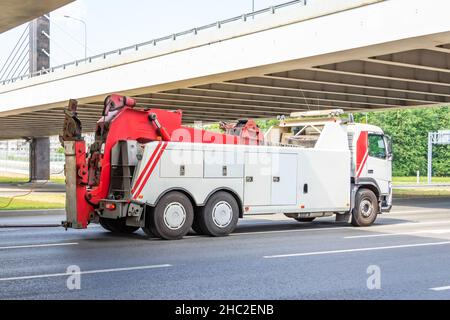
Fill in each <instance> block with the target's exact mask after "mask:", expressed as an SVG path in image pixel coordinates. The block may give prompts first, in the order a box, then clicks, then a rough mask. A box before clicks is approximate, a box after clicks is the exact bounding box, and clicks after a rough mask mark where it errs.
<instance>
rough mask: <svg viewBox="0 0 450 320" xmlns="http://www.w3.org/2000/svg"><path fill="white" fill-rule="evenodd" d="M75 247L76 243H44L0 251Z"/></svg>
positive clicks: (0, 248)
mask: <svg viewBox="0 0 450 320" xmlns="http://www.w3.org/2000/svg"><path fill="white" fill-rule="evenodd" d="M76 245H78V242H64V243H44V244H30V245H23V246H9V247H0V250H11V249H28V248H48V247H63V246H76Z"/></svg>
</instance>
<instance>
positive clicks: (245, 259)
mask: <svg viewBox="0 0 450 320" xmlns="http://www.w3.org/2000/svg"><path fill="white" fill-rule="evenodd" d="M59 213H60V212H58V211H52V212H50V214H47V215H46V214H44V215H42V214H41V215H37V216H36V215H35V216H33V217H30V216H29V215H31V214H34V213H33V212H25V213H21V214H20V215H17V216H15V217H7V216H5V214H4V213H1V212H0V225H1V224H16V225H21V224H40V223H43V224H48V223H58V222H59V221H60V220H62V219H63V217H62V216H60V215H58V214H59ZM9 215H10V214H9ZM69 266H77V267H79V268H80V271H81V276H80V286H81V289H79V290H77V289H75V290H69V289H68V287H67V281H68V279H69V280H73V277H72V278H69V276H68V275H67V273H66V272H67V268H68V267H69ZM74 270H76V269H74ZM368 270H369V271H370V272H371V273H370V274H368ZM372 272H374V273H372ZM378 275H379V276H380V277H376V278H374V277H375V276H378ZM369 277H371V278H370V280H371V281H369V282H370V284H372V287H373V286H375V287H379V289H372V290H370V289H369V288H368V286H367V282H368V278H369ZM378 280H379V281H378ZM69 282H70V283H71V284H72V285H74V284H77V283H76V282H73V281H69ZM0 298H1V299H449V298H450V198H447V199H424V200H419V199H417V200H399V201H397V204H396V206H395V207H394V209H393V212H392V213H390V214H385V215H382V216H380V217H379V219H378V220H377V222H376V225H374V226H372V227H370V228H364V229H359V228H353V227H351V226H349V225H347V224H336V223H334V222H333V220H332V219H330V218H326V219H319V220H317V221H315V222H313V223H298V222H296V221H293V220H290V219H287V218H284V217H281V216H259V217H252V218H247V219H244V220H242V221H241V222H240V224H239V227H238V229H237V231H236V233H235V234H233V235H232V236H230V237H227V238H209V237H199V236H196V235H195V234H192V235H190V236H188V237H187V238H186V239H183V240H181V241H162V240H155V239H148V238H146V237H145V236H144V234H143V233H141V232H139V233H137V234H136V235H132V236H114V235H112V234H110V233H108V232H106V231H103V229H102V228H101V227H99V226H91V227H90V228H89V229H88V230H83V231H75V230H70V231H65V230H63V229H61V228H23V227H15V228H1V229H0Z"/></svg>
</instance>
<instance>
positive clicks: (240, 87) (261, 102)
mask: <svg viewBox="0 0 450 320" xmlns="http://www.w3.org/2000/svg"><path fill="white" fill-rule="evenodd" d="M68 98H69V97H68ZM135 98H136V99H137V101H138V103H139V106H140V107H141V108H161V109H172V110H173V109H182V110H183V111H184V122H185V123H192V122H194V121H203V122H207V123H210V122H216V121H226V120H236V119H239V118H275V117H276V116H278V115H288V114H290V113H291V112H293V111H299V110H310V109H311V110H317V109H321V110H323V109H329V108H342V109H344V110H345V111H347V112H357V111H374V110H380V109H394V108H405V107H418V106H425V105H446V104H449V103H450V43H442V44H437V45H436V46H435V47H430V48H426V49H416V50H408V51H403V52H395V53H391V54H386V55H382V56H374V57H367V58H364V59H358V60H350V61H341V62H338V63H332V64H327V65H317V66H311V67H309V68H304V67H303V68H299V69H296V68H295V66H294V67H293V68H291V69H289V70H285V71H282V72H276V73H268V74H261V75H260V76H252V77H247V78H242V79H231V80H227V81H222V82H215V83H209V84H204V85H198V86H192V87H180V88H176V89H173V90H166V91H160V92H153V93H148V94H141V95H138V96H135ZM101 109H102V101H96V102H92V103H89V104H82V105H81V106H80V112H79V116H80V119H81V120H82V122H83V130H84V131H85V132H89V131H93V129H94V127H95V124H96V121H97V120H98V119H99V118H100V116H101ZM63 119H64V115H63V108H62V107H58V108H54V109H49V110H42V111H34V112H27V113H23V114H18V115H11V116H6V117H1V118H0V128H2V130H1V131H0V138H1V139H8V138H16V137H19V136H22V137H27V136H36V133H37V132H38V133H39V135H40V136H50V135H57V134H59V133H60V132H61V130H62V124H63Z"/></svg>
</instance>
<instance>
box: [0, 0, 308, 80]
mask: <svg viewBox="0 0 450 320" xmlns="http://www.w3.org/2000/svg"><path fill="white" fill-rule="evenodd" d="M298 4H302V5H304V6H305V5H306V4H307V0H295V1H289V2H285V3H282V4H279V5H276V6H272V7H269V8H265V9H261V10H257V11H255V12H251V13H246V14H243V15H240V16H236V17H233V18H229V19H226V20H221V21H217V22H214V23H210V24H207V25H204V26H201V27H197V28H192V29H189V30H186V31H182V32H179V33H175V34H172V35H168V36H165V37H161V38H156V39H153V40H150V41H146V42H143V43H139V44H135V45H133V46H128V47H125V48H120V49H117V50H113V51H108V52H104V53H101V54H97V55H94V56H91V57H88V58H86V59H80V60H75V61H72V62H69V63H65V64H62V65H59V66H56V67H51V68H48V69H43V70H40V71H37V72H33V73H29V74H26V75H22V76H19V77H15V78H11V79H7V80H3V81H1V82H0V83H1V84H2V85H6V84H10V83H13V82H16V81H20V80H24V79H29V78H32V77H36V76H41V75H44V74H49V73H53V72H56V71H61V70H65V69H67V68H70V67H77V66H79V65H85V64H87V63H92V62H93V61H97V60H104V59H106V58H108V57H111V56H120V55H122V54H124V53H128V52H136V51H139V49H140V48H142V47H149V46H157V45H158V43H160V42H164V41H168V40H172V41H173V40H177V39H178V38H179V37H182V36H186V35H197V34H198V33H199V32H201V31H204V30H208V29H212V28H218V29H220V28H221V27H222V26H224V25H226V24H229V23H233V22H236V21H241V22H245V21H247V20H248V19H251V18H255V17H258V16H261V15H263V14H265V13H272V14H275V13H276V11H277V10H278V9H281V8H284V7H289V6H294V5H298Z"/></svg>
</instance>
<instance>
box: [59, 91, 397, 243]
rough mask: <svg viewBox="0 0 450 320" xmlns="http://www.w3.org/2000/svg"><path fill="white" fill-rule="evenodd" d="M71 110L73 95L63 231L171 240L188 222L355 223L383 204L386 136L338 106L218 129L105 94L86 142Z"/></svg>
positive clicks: (388, 154) (227, 229) (217, 226)
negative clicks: (276, 218)
mask: <svg viewBox="0 0 450 320" xmlns="http://www.w3.org/2000/svg"><path fill="white" fill-rule="evenodd" d="M77 108H78V104H77V101H76V100H71V101H70V102H69V105H68V108H67V110H65V123H64V132H63V134H62V135H61V137H60V138H61V142H62V144H63V146H64V149H65V157H66V165H65V175H66V215H67V217H66V221H64V222H63V226H64V227H65V228H66V229H67V228H73V229H86V228H87V227H88V225H89V224H91V223H99V224H100V225H101V226H102V227H103V228H104V229H106V230H108V231H111V232H114V233H125V234H130V233H134V232H136V231H137V230H139V229H142V230H143V231H144V232H145V233H146V234H148V235H149V236H153V237H158V238H161V239H166V240H177V239H181V238H183V237H184V236H185V235H186V234H187V233H188V232H189V231H190V229H191V228H192V229H193V230H194V231H195V232H197V233H198V234H201V235H208V236H214V237H220V236H226V235H229V234H230V233H232V232H233V231H234V230H235V228H236V225H237V223H238V220H239V219H240V218H243V217H244V216H247V215H260V214H284V215H286V216H287V217H289V218H292V219H295V220H297V221H299V222H311V221H313V220H314V219H316V218H320V217H328V216H332V215H335V216H336V221H340V222H342V221H345V222H349V223H352V224H353V225H354V226H357V227H365V226H370V225H371V224H373V223H374V221H375V219H376V217H377V215H378V214H381V213H383V212H388V211H390V209H391V207H392V184H391V162H392V148H391V141H390V138H389V137H388V136H387V135H385V134H384V133H383V131H382V130H381V129H380V128H379V127H376V126H372V125H368V124H358V123H355V122H354V121H353V119H352V116H351V115H350V116H349V118H348V119H345V118H344V119H343V118H342V116H343V111H342V110H326V111H319V112H301V113H293V114H291V115H290V117H288V118H285V117H281V118H280V122H279V125H277V126H274V127H272V128H270V129H269V130H268V131H267V132H266V133H265V134H263V132H262V130H261V129H260V128H259V127H258V126H257V125H256V122H254V121H252V120H240V121H239V122H238V123H237V124H235V125H233V124H226V123H222V124H221V127H222V129H223V130H224V131H225V133H216V132H209V131H207V130H203V129H198V128H194V127H191V126H183V125H182V111H181V110H162V109H142V108H137V106H136V101H135V100H134V99H132V98H129V97H124V96H120V95H111V96H108V97H107V98H106V99H105V102H104V108H103V112H102V117H101V118H100V119H99V120H98V122H97V125H96V130H95V142H94V143H93V144H92V145H90V146H89V148H87V145H86V142H85V140H84V139H83V137H82V126H81V122H80V121H79V119H78V117H77Z"/></svg>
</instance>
